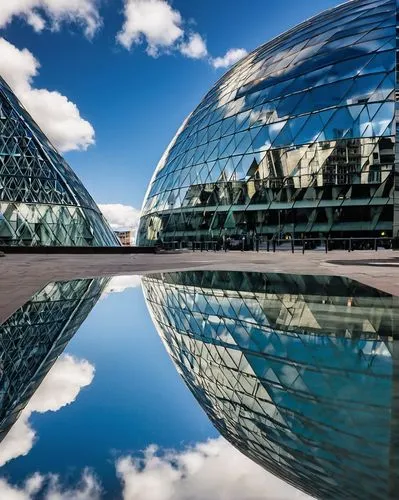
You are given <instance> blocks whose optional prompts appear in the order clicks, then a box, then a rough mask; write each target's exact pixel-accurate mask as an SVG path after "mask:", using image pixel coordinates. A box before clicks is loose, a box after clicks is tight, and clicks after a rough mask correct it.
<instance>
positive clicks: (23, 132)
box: [0, 77, 119, 246]
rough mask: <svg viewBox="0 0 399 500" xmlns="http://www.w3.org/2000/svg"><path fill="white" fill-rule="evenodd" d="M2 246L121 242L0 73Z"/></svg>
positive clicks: (110, 243)
mask: <svg viewBox="0 0 399 500" xmlns="http://www.w3.org/2000/svg"><path fill="white" fill-rule="evenodd" d="M1 245H23V246H44V245H46V246H48V245H54V246H119V241H118V239H117V238H116V236H115V235H114V233H113V232H112V230H111V228H110V227H109V225H108V223H107V222H106V220H105V219H104V217H103V216H102V214H101V212H100V210H99V208H98V207H97V205H96V204H95V202H94V200H93V198H92V197H91V196H90V195H89V193H88V192H87V191H86V189H85V188H84V186H83V185H82V183H81V182H80V180H79V179H78V178H77V177H76V175H75V173H74V172H73V171H72V169H71V168H70V167H69V165H68V164H67V163H66V161H65V160H64V159H63V158H62V157H61V155H60V154H59V153H58V152H57V151H56V150H55V148H54V147H53V146H52V145H51V144H50V142H49V140H48V139H47V137H46V136H45V135H44V134H43V132H42V131H41V130H40V128H39V127H38V126H37V124H36V123H35V122H34V121H33V119H32V117H31V116H30V115H29V113H28V112H27V111H26V109H25V108H24V107H23V106H22V105H21V103H20V102H19V101H18V99H17V98H16V97H15V95H14V94H13V92H12V91H11V89H10V87H9V86H8V85H7V84H6V82H5V81H4V80H3V79H2V78H1V77H0V246H1Z"/></svg>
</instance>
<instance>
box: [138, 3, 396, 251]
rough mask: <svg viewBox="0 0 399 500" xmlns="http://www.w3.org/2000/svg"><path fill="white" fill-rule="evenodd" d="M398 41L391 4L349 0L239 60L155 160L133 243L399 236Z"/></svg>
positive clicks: (394, 12) (394, 7)
mask: <svg viewBox="0 0 399 500" xmlns="http://www.w3.org/2000/svg"><path fill="white" fill-rule="evenodd" d="M395 37H396V2H395V1H394V0H385V1H384V0H378V1H376V0H353V1H351V2H347V3H345V4H343V5H341V6H339V7H337V8H335V9H332V10H328V11H326V12H324V13H322V14H321V15H319V16H316V17H315V18H313V19H311V20H309V21H306V22H305V23H302V24H301V25H299V26H297V27H295V28H294V29H292V30H290V31H288V32H287V33H285V34H283V35H281V36H280V37H278V38H276V39H274V40H272V41H271V42H269V43H266V44H265V45H263V46H261V47H259V48H258V49H256V50H255V51H254V52H252V53H251V54H250V55H248V56H247V57H246V58H245V59H243V60H242V61H240V62H239V63H238V64H237V65H235V66H234V67H233V68H232V69H231V70H230V71H229V72H227V73H226V75H225V76H224V77H223V78H222V79H221V80H219V82H218V83H216V85H215V86H214V87H213V88H212V89H211V90H210V92H209V93H208V94H207V95H206V97H205V98H204V99H203V101H202V102H201V103H200V105H199V106H198V107H197V108H196V109H195V111H194V112H193V113H192V114H191V115H190V116H189V117H188V119H187V120H186V121H185V123H184V124H183V126H182V128H181V129H180V130H179V132H178V134H177V135H176V137H175V138H174V139H173V141H172V143H171V144H170V146H169V148H168V149H167V151H166V152H165V154H164V156H163V158H162V159H161V161H160V163H159V165H158V167H157V169H156V171H155V174H154V177H153V179H152V182H151V184H150V186H149V189H148V193H147V196H146V199H145V202H144V205H143V211H142V219H141V225H140V230H139V236H138V241H139V243H140V244H149V245H150V244H154V242H155V241H156V240H157V239H158V238H162V239H164V240H167V239H173V240H181V241H185V242H187V241H189V240H194V239H199V238H208V239H209V238H210V237H213V238H216V237H218V236H220V235H221V234H223V233H227V234H232V235H233V234H237V233H241V232H247V233H249V234H251V233H254V232H256V233H257V234H263V235H268V236H272V235H275V234H278V233H279V232H284V233H295V234H302V233H306V234H313V235H318V234H319V233H332V234H335V235H339V234H342V235H343V234H345V233H346V232H350V233H351V235H352V236H353V234H354V233H355V232H357V233H358V234H360V235H366V234H369V235H371V234H379V232H381V231H388V232H392V230H393V229H395V227H393V226H395V225H397V226H398V227H397V228H396V229H397V230H399V220H397V221H396V220H393V218H394V211H393V203H394V201H393V196H392V193H393V165H394V144H395V133H396V131H395V126H394V114H395V63H396V57H395V48H396V38H395ZM398 214H399V211H398ZM396 233H397V231H395V234H396Z"/></svg>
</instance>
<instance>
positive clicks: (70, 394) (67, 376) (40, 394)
mask: <svg viewBox="0 0 399 500" xmlns="http://www.w3.org/2000/svg"><path fill="white" fill-rule="evenodd" d="M93 377H94V366H93V365H91V364H90V363H89V362H88V361H86V360H80V359H76V358H74V357H73V356H70V355H65V356H62V357H60V358H59V359H58V360H57V361H56V362H55V363H54V365H53V366H52V368H51V370H50V371H49V372H48V374H47V375H46V377H45V378H44V380H43V382H42V383H41V385H40V387H39V388H38V389H37V391H36V392H35V394H34V395H33V396H32V398H31V400H30V401H29V403H28V404H27V405H26V407H25V408H24V410H23V411H22V413H21V415H20V417H19V419H18V420H17V422H16V423H15V425H14V426H13V427H12V428H11V430H10V432H9V433H8V434H7V436H6V437H5V438H4V440H3V441H2V443H1V445H0V466H3V465H4V464H5V463H6V462H8V461H9V460H11V459H13V458H17V457H19V456H24V455H27V454H28V453H29V451H30V450H31V448H32V446H33V444H34V441H35V438H36V433H35V431H34V430H33V429H32V427H31V425H30V422H29V418H30V416H31V414H32V413H33V412H37V413H45V412H47V411H58V410H60V409H61V408H62V407H64V406H66V405H68V404H71V403H73V402H74V401H75V399H76V398H77V396H78V394H79V392H80V390H81V389H82V388H83V387H86V386H88V385H90V384H91V382H92V380H93ZM0 498H5V497H2V496H1V495H0Z"/></svg>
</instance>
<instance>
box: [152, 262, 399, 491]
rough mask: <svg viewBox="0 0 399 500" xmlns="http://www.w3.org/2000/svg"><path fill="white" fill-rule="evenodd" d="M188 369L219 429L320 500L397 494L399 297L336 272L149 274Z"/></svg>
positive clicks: (162, 329) (166, 333)
mask: <svg viewBox="0 0 399 500" xmlns="http://www.w3.org/2000/svg"><path fill="white" fill-rule="evenodd" d="M143 289H144V293H145V296H146V300H147V304H148V306H149V309H150V312H151V314H152V317H153V320H154V322H155V324H156V326H157V329H158V331H159V333H160V335H161V338H162V339H163V341H164V344H165V346H166V348H167V350H168V352H169V353H170V355H171V357H172V359H173V361H174V363H175V364H176V366H177V369H178V371H179V373H180V374H181V375H182V377H183V379H184V381H185V382H186V384H187V385H188V387H189V388H190V390H191V391H192V393H193V394H194V396H195V397H196V399H197V400H198V401H199V403H200V404H201V406H202V407H203V409H204V410H205V411H206V413H207V414H208V416H209V418H210V419H211V420H212V422H213V423H214V425H215V426H216V427H217V429H218V430H219V431H220V432H221V434H222V435H223V436H224V437H226V438H227V439H228V440H229V441H230V442H231V443H232V444H233V445H235V446H236V447H237V448H238V449H240V450H241V451H242V452H243V453H245V454H246V455H247V456H249V457H250V458H252V459H253V460H254V461H256V462H257V463H258V464H260V465H262V466H263V467H265V468H266V469H267V470H269V471H271V472H273V473H274V474H276V475H278V476H279V477H281V478H283V479H285V480H286V481H288V482H289V483H291V484H293V485H295V486H296V487H298V488H300V489H302V490H304V491H306V492H307V493H309V494H311V495H313V496H315V497H318V498H331V499H340V498H351V499H359V500H360V499H364V498H381V499H382V498H389V497H390V495H391V498H395V494H396V493H397V491H398V489H397V488H398V480H397V478H398V467H397V465H398V461H397V456H398V451H399V450H398V449H397V436H398V430H397V420H398V416H399V407H398V403H397V399H398V394H399V387H398V384H397V381H396V380H397V376H398V373H397V360H396V357H397V355H395V347H396V348H397V346H396V335H397V332H396V328H397V325H398V324H399V323H398V319H399V302H398V299H397V298H395V297H392V296H389V295H387V294H385V293H383V292H379V291H378V290H375V289H372V288H368V287H366V286H364V285H361V284H359V283H357V282H354V281H351V280H348V279H345V278H334V277H323V276H320V277H311V276H292V275H282V274H274V275H272V274H268V275H265V274H259V273H241V272H180V273H170V274H163V275H153V276H149V277H145V278H144V279H143Z"/></svg>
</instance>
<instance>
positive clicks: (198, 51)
mask: <svg viewBox="0 0 399 500" xmlns="http://www.w3.org/2000/svg"><path fill="white" fill-rule="evenodd" d="M180 52H181V53H182V54H183V55H184V56H186V57H190V58H191V59H203V58H204V57H206V56H207V55H208V49H207V48H206V43H205V41H204V39H203V38H202V36H201V35H200V34H199V33H192V34H191V35H190V36H189V39H188V41H187V42H185V43H182V44H181V45H180Z"/></svg>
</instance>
